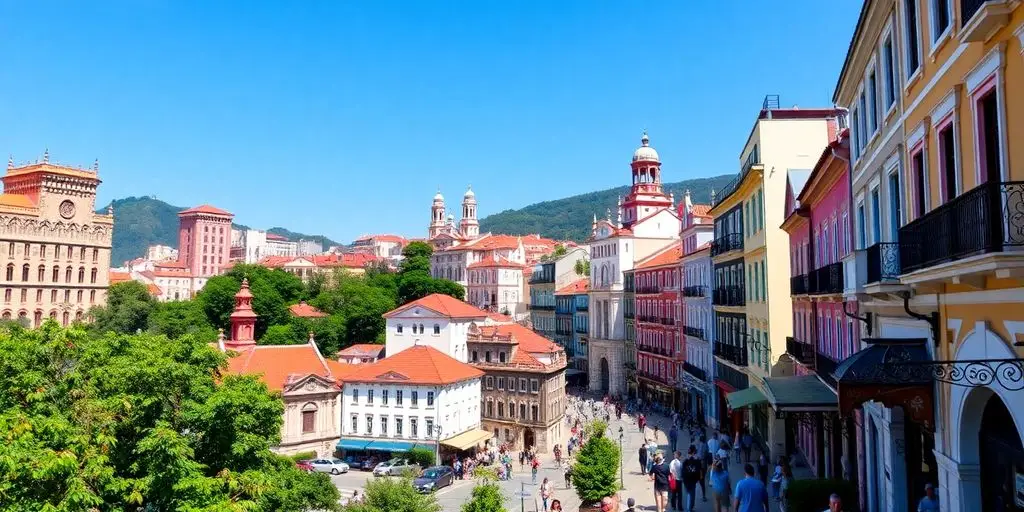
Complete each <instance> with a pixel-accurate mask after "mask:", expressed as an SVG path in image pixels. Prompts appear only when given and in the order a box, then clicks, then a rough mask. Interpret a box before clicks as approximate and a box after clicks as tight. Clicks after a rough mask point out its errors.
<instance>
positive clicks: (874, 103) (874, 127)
mask: <svg viewBox="0 0 1024 512" xmlns="http://www.w3.org/2000/svg"><path fill="white" fill-rule="evenodd" d="M865 87H867V89H868V90H867V100H868V114H869V115H868V125H869V126H868V133H871V134H874V133H875V132H876V131H878V92H877V91H878V81H877V80H875V71H874V70H871V72H870V73H868V79H867V82H866V83H865Z"/></svg>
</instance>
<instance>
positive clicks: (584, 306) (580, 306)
mask: <svg viewBox="0 0 1024 512" xmlns="http://www.w3.org/2000/svg"><path fill="white" fill-rule="evenodd" d="M589 310H590V304H586V303H583V304H580V303H577V304H576V312H580V311H589Z"/></svg>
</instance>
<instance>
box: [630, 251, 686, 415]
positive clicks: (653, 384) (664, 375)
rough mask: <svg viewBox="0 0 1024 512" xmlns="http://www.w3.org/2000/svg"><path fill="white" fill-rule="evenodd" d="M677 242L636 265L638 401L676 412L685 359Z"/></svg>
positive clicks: (680, 402) (679, 254)
mask: <svg viewBox="0 0 1024 512" xmlns="http://www.w3.org/2000/svg"><path fill="white" fill-rule="evenodd" d="M681 257H682V247H681V246H680V244H679V242H672V243H670V244H669V245H666V246H665V247H664V248H663V249H662V250H661V251H658V252H656V253H654V254H652V255H651V256H649V257H648V258H646V259H644V260H642V261H640V262H638V263H637V266H636V269H635V271H634V285H635V290H636V299H635V300H636V372H637V378H638V379H637V380H638V384H639V387H638V391H639V394H640V398H642V399H643V400H644V401H645V402H650V403H660V404H662V405H664V406H666V407H669V408H672V409H675V408H676V407H679V406H681V405H682V400H681V398H680V397H681V396H682V395H681V393H680V392H679V391H680V390H679V389H678V387H677V385H678V382H679V380H680V376H679V371H680V370H681V369H682V363H683V360H684V358H685V356H686V347H685V343H684V339H685V338H684V336H683V333H682V330H681V329H680V327H681V324H682V322H681V321H680V313H681V309H682V308H681V302H680V292H681V291H682V286H681V278H680V271H679V259H680V258H681Z"/></svg>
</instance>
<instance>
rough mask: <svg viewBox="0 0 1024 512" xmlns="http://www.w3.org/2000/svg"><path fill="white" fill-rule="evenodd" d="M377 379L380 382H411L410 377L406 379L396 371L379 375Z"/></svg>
mask: <svg viewBox="0 0 1024 512" xmlns="http://www.w3.org/2000/svg"><path fill="white" fill-rule="evenodd" d="M377 378H378V379H380V380H398V381H402V380H409V377H406V376H405V375H402V374H401V373H398V372H396V371H394V370H391V371H389V372H385V373H382V374H380V375H378V376H377Z"/></svg>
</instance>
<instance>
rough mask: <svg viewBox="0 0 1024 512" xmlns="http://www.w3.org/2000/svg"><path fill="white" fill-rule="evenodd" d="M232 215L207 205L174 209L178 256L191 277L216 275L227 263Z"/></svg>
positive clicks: (229, 250) (229, 251) (229, 253)
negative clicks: (177, 210)
mask: <svg viewBox="0 0 1024 512" xmlns="http://www.w3.org/2000/svg"><path fill="white" fill-rule="evenodd" d="M234 218H235V216H234V214H232V213H231V212H227V211H224V210H221V209H220V208H215V207H213V206H210V205H208V204H204V205H202V206H196V207H195V208H189V209H188V210H185V211H182V212H178V223H179V224H178V258H179V261H181V262H182V263H184V264H185V266H186V267H188V269H189V270H191V271H192V275H193V276H194V277H210V276H215V275H218V274H220V272H221V269H223V268H224V265H226V264H227V263H228V258H229V257H230V255H231V220H232V219H234Z"/></svg>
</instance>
